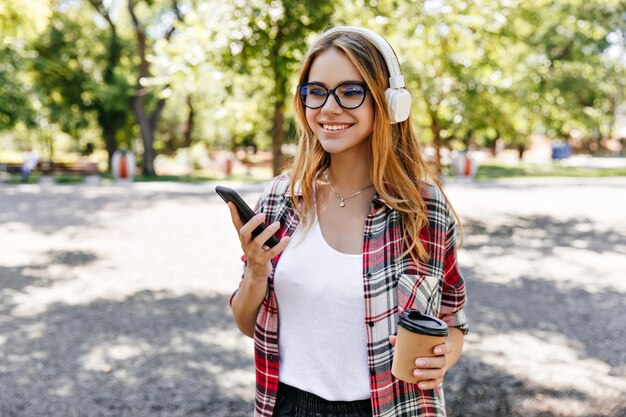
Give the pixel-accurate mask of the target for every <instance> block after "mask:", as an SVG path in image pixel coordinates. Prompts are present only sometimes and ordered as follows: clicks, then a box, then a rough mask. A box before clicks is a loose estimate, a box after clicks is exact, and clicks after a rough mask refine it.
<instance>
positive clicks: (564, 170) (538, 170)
mask: <svg viewBox="0 0 626 417" xmlns="http://www.w3.org/2000/svg"><path fill="white" fill-rule="evenodd" d="M266 171H267V172H266ZM617 176H626V168H581V167H571V166H565V165H560V164H558V163H557V164H549V163H548V164H517V165H507V164H496V163H484V164H481V165H480V167H479V168H478V173H477V175H476V179H477V180H490V179H497V178H515V177H518V178H519V177H617ZM85 177H86V175H81V174H57V175H53V176H52V179H53V181H54V183H56V184H81V183H83V182H85ZM40 178H41V175H40V174H33V175H31V176H30V178H29V181H28V183H29V184H36V183H38V182H39V180H40ZM270 178H271V172H270V171H269V170H264V171H252V173H251V175H247V174H246V173H244V172H235V173H234V174H233V175H231V176H229V177H226V178H225V177H224V176H219V175H215V174H214V173H212V172H199V173H197V174H193V175H161V176H143V175H138V176H136V177H135V179H134V181H135V182H178V183H190V184H197V183H203V182H206V181H218V180H228V181H240V182H263V181H267V180H269V179H270ZM100 179H101V183H102V184H112V183H113V182H114V180H113V177H112V176H111V174H101V175H100ZM0 182H4V183H6V184H21V183H22V181H21V176H20V175H19V174H9V175H5V177H4V179H2V178H0Z"/></svg>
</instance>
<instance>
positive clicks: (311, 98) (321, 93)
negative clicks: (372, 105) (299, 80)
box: [300, 83, 366, 109]
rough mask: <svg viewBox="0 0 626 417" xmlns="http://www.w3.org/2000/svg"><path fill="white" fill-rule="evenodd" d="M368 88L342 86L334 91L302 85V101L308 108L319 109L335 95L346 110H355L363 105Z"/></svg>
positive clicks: (319, 86)
mask: <svg viewBox="0 0 626 417" xmlns="http://www.w3.org/2000/svg"><path fill="white" fill-rule="evenodd" d="M365 91H366V88H365V87H364V86H362V85H359V84H352V83H346V84H340V85H338V86H337V87H336V88H334V89H332V90H328V89H327V88H326V87H324V86H322V85H319V84H302V85H301V86H300V99H301V100H302V103H304V105H305V106H306V107H308V108H311V109H318V108H320V107H322V106H323V105H324V104H326V100H328V96H329V95H330V94H333V95H334V96H335V99H336V100H337V102H338V103H339V105H340V106H341V107H343V108H344V109H355V108H357V107H359V106H360V105H361V104H363V101H364V100H365Z"/></svg>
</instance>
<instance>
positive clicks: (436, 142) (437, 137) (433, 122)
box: [430, 110, 443, 178]
mask: <svg viewBox="0 0 626 417" xmlns="http://www.w3.org/2000/svg"><path fill="white" fill-rule="evenodd" d="M430 130H431V131H432V133H433V146H434V147H435V175H437V177H438V178H441V177H442V166H441V146H442V145H443V143H442V140H441V123H439V119H438V118H437V112H436V111H433V110H431V111H430Z"/></svg>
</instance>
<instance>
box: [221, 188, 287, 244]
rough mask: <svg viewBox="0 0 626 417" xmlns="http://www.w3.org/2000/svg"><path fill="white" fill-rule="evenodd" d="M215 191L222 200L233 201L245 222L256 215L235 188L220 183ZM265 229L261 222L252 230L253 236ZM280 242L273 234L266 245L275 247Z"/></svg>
mask: <svg viewBox="0 0 626 417" xmlns="http://www.w3.org/2000/svg"><path fill="white" fill-rule="evenodd" d="M215 192H216V193H217V194H218V195H219V196H220V197H222V200H224V201H225V202H226V203H233V204H234V205H235V207H237V212H238V213H239V217H240V218H241V221H243V222H244V224H245V223H248V222H249V221H250V220H251V219H252V218H253V217H254V216H255V215H256V213H254V211H253V210H252V209H251V208H250V206H248V205H247V204H246V202H245V201H243V199H242V198H241V197H240V196H239V194H237V192H236V191H235V190H233V189H232V188H228V187H222V186H221V185H218V186H217V187H215ZM264 230H265V225H264V224H260V225H259V226H257V227H256V228H255V229H254V230H253V231H252V237H253V238H255V237H257V236H258V235H259V234H260V233H262V232H263V231H264ZM278 242H279V240H278V238H277V237H276V235H272V237H270V238H269V239H268V240H267V241H266V242H265V245H267V246H268V247H270V248H273V247H274V246H276V245H277V244H278Z"/></svg>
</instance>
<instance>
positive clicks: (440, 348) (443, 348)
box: [433, 341, 452, 355]
mask: <svg viewBox="0 0 626 417" xmlns="http://www.w3.org/2000/svg"><path fill="white" fill-rule="evenodd" d="M450 352H452V345H451V344H450V343H449V342H447V341H446V342H443V343H442V344H440V345H437V346H435V347H434V348H433V353H434V354H435V355H447V354H448V353H450Z"/></svg>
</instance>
